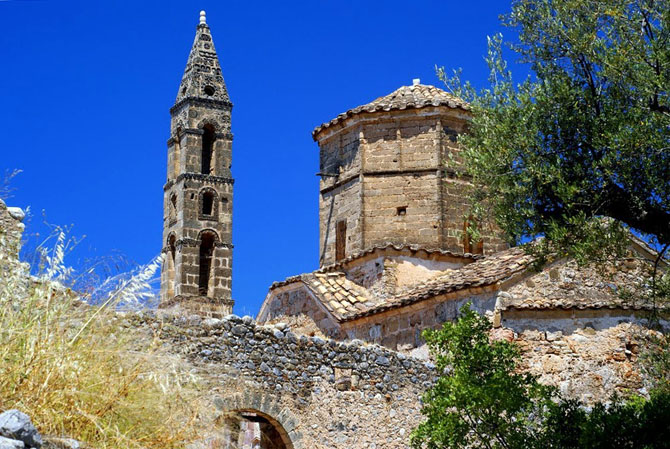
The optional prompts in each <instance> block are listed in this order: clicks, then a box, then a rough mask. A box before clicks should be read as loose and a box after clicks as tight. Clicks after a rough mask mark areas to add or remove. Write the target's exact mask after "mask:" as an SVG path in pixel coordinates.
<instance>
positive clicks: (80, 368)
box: [0, 237, 197, 449]
mask: <svg viewBox="0 0 670 449" xmlns="http://www.w3.org/2000/svg"><path fill="white" fill-rule="evenodd" d="M2 243H3V242H2V241H0V244H2ZM62 244H63V239H62V238H60V237H59V239H58V243H57V245H56V248H54V249H53V251H52V252H51V253H46V252H45V255H46V259H45V260H47V263H46V269H45V270H44V273H45V274H44V275H42V276H41V277H40V278H38V279H35V278H33V281H32V282H30V284H29V285H28V287H27V288H26V273H25V269H21V268H20V267H19V266H18V265H16V264H13V262H12V261H8V260H3V259H2V258H0V274H2V276H0V410H6V409H9V408H17V409H20V410H22V411H23V412H25V413H27V414H28V415H29V416H31V418H32V420H33V422H34V423H35V425H36V427H37V428H38V429H39V430H40V432H41V433H42V434H45V435H56V436H60V435H64V436H68V437H71V438H76V439H78V440H80V441H84V442H86V443H88V444H89V445H91V446H92V447H95V448H101V449H102V448H172V447H184V445H185V443H186V442H187V441H190V440H192V438H193V437H194V436H195V428H194V423H195V408H194V405H193V404H196V403H197V397H196V385H195V384H194V381H193V379H191V378H190V377H189V375H188V373H185V372H182V371H181V370H182V369H183V368H182V367H181V365H180V364H179V363H177V362H175V363H172V362H170V358H169V357H164V355H163V354H162V353H161V351H160V349H159V348H158V344H157V343H156V342H155V341H154V339H153V336H152V335H151V333H150V332H147V331H146V330H144V331H142V330H141V329H132V328H128V327H123V326H121V325H120V323H121V322H122V321H123V319H122V318H119V317H118V316H117V314H116V311H115V305H116V304H117V303H118V302H119V301H125V302H127V301H129V300H130V299H132V297H134V296H138V297H139V296H141V295H142V292H141V288H142V287H144V286H145V285H144V283H145V280H146V277H147V276H149V275H150V272H151V271H152V270H153V271H156V268H157V267H158V262H157V261H154V263H153V264H152V265H150V266H148V267H146V268H145V269H144V270H142V271H141V272H140V273H138V275H137V276H134V277H133V278H131V279H130V280H129V281H126V282H123V283H122V284H121V285H120V286H119V288H118V289H112V290H111V291H110V293H109V295H108V299H107V300H106V301H105V304H104V305H103V306H97V307H92V306H88V305H86V304H85V303H84V302H82V300H81V298H77V297H76V295H74V294H73V293H72V292H70V291H69V290H68V289H66V288H63V287H62V285H63V282H62V280H63V276H65V275H68V274H70V273H71V271H70V270H68V269H66V268H65V267H64V266H63V264H62V262H63V254H62V253H63V251H62V248H60V249H59V248H58V245H62ZM4 249H6V248H4ZM2 252H3V248H0V253H2ZM12 264H13V265H12Z"/></svg>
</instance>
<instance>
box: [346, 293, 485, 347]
mask: <svg viewBox="0 0 670 449" xmlns="http://www.w3.org/2000/svg"><path fill="white" fill-rule="evenodd" d="M495 300H496V296H495V293H494V292H488V293H487V292H482V293H481V294H479V295H472V296H468V297H465V298H463V297H461V298H449V297H446V296H442V297H434V298H430V299H428V300H425V301H421V302H418V303H415V304H412V305H410V306H406V307H402V308H398V309H391V310H389V311H386V312H382V313H378V314H375V315H371V316H369V317H363V318H359V319H357V320H355V321H349V322H346V323H344V324H343V329H344V331H345V332H346V334H347V338H350V339H352V338H355V339H359V340H363V341H366V342H370V343H377V344H380V345H382V346H384V347H387V348H389V349H392V350H397V351H401V352H403V353H412V354H416V355H417V356H420V357H423V358H427V356H428V352H427V349H426V348H425V347H423V346H424V345H425V341H424V340H423V337H422V336H421V332H422V331H423V330H425V329H435V328H438V327H440V326H441V325H442V323H444V322H445V321H450V320H453V319H455V318H456V317H457V316H458V310H459V309H460V308H461V307H462V306H463V304H465V303H466V302H468V301H472V303H473V308H474V309H475V310H477V311H479V312H480V313H488V314H489V315H491V314H492V311H493V309H494V307H495ZM417 348H418V350H417Z"/></svg>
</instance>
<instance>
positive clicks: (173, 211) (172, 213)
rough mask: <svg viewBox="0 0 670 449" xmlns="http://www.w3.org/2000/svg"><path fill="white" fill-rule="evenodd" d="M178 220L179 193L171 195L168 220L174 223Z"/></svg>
mask: <svg viewBox="0 0 670 449" xmlns="http://www.w3.org/2000/svg"><path fill="white" fill-rule="evenodd" d="M176 220H177V195H175V194H174V193H173V194H172V195H170V205H169V206H168V222H169V224H172V223H173V222H174V221H176Z"/></svg>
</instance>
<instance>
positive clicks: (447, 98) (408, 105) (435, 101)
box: [312, 84, 470, 140]
mask: <svg viewBox="0 0 670 449" xmlns="http://www.w3.org/2000/svg"><path fill="white" fill-rule="evenodd" d="M428 106H446V107H448V108H451V109H462V110H464V111H468V110H470V106H469V105H468V104H467V103H466V102H465V101H463V100H461V99H460V98H457V97H454V96H453V95H451V94H449V93H448V92H446V91H444V90H442V89H440V88H437V87H435V86H430V85H426V84H414V85H412V86H402V87H401V88H399V89H397V90H395V91H393V92H391V93H390V94H388V95H385V96H383V97H379V98H377V99H376V100H373V101H372V102H370V103H367V104H364V105H362V106H357V107H355V108H353V109H349V110H348V111H346V112H343V113H342V114H339V115H338V116H337V117H335V118H334V119H332V120H331V121H329V122H326V123H323V124H321V125H320V126H317V127H316V128H314V131H312V137H313V138H314V140H316V136H317V135H318V134H319V133H320V132H321V131H323V130H324V129H326V128H329V127H331V126H333V125H336V124H338V123H340V122H342V121H344V120H346V119H347V118H349V117H352V116H354V115H358V114H363V113H373V112H378V111H395V110H404V109H419V108H424V107H428Z"/></svg>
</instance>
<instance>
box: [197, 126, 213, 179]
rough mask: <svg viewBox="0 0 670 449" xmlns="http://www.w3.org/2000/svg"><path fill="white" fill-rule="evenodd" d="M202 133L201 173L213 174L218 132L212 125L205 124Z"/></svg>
mask: <svg viewBox="0 0 670 449" xmlns="http://www.w3.org/2000/svg"><path fill="white" fill-rule="evenodd" d="M203 131H204V132H203V135H202V161H201V168H202V170H201V173H202V174H203V175H211V174H212V166H213V164H212V159H213V158H214V142H215V141H216V132H215V130H214V127H213V126H212V125H205V127H204V128H203Z"/></svg>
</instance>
